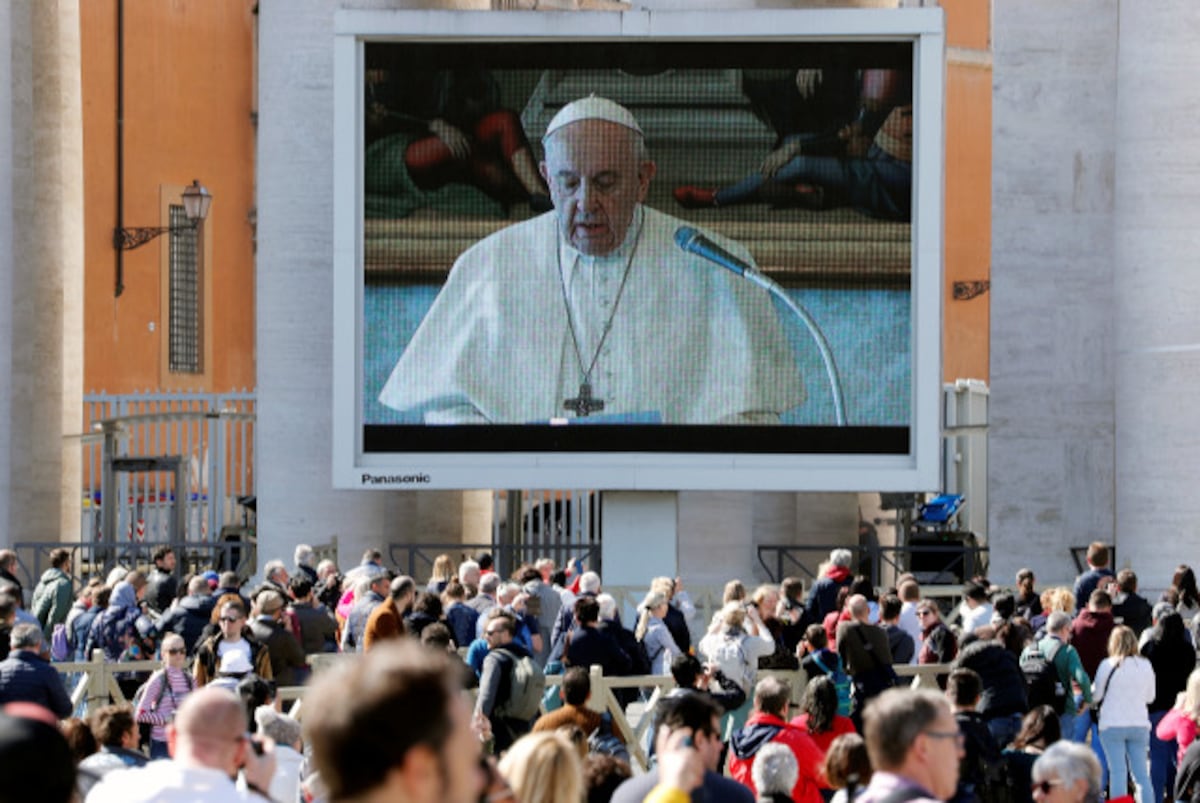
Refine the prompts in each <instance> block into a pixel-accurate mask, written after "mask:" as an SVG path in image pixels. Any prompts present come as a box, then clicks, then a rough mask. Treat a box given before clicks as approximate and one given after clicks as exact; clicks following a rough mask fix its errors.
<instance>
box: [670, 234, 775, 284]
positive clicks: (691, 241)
mask: <svg viewBox="0 0 1200 803" xmlns="http://www.w3.org/2000/svg"><path fill="white" fill-rule="evenodd" d="M675 244H676V245H678V246H679V247H680V248H682V249H683V250H684V251H687V252H688V253H689V254H695V255H696V256H698V257H702V258H704V259H707V260H708V261H709V262H713V263H715V264H717V265H720V266H721V267H722V268H725V269H726V270H731V271H733V272H734V273H736V274H737V275H738V276H745V275H746V273H747V272H750V273H756V272H757V271H756V270H755V268H754V267H753V266H751V265H750V264H749V263H746V262H743V261H742V260H740V259H738V258H737V257H735V256H734V255H733V254H731V253H729V252H728V251H726V250H725V249H724V248H722V247H721V246H719V245H717V244H716V243H714V242H713V241H712V240H710V239H708V238H707V237H705V236H704V235H703V234H701V233H700V230H699V229H696V228H694V227H692V226H680V227H679V228H677V229H676V230H675Z"/></svg>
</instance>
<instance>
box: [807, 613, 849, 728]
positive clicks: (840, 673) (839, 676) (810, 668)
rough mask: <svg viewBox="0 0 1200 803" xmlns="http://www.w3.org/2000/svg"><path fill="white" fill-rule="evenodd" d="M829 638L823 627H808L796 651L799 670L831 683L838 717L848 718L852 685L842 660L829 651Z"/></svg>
mask: <svg viewBox="0 0 1200 803" xmlns="http://www.w3.org/2000/svg"><path fill="white" fill-rule="evenodd" d="M828 639H829V636H827V635H826V634H825V627H824V625H809V626H808V629H807V630H805V631H804V639H803V640H802V641H801V642H800V646H799V648H798V649H797V650H796V654H797V656H798V657H799V658H800V668H801V669H802V670H804V674H805V676H807V677H809V678H817V677H827V678H829V680H830V681H831V682H832V683H833V688H834V693H835V694H836V695H837V701H838V708H837V713H838V715H839V716H843V717H848V716H850V714H851V712H852V711H853V710H854V696H853V684H851V682H850V676H849V675H847V674H846V670H845V668H844V667H843V666H842V658H841V656H839V655H838V654H837V653H836V652H834V651H833V650H831V649H829V646H828V644H829V641H828Z"/></svg>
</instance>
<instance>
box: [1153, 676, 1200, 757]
mask: <svg viewBox="0 0 1200 803" xmlns="http://www.w3.org/2000/svg"><path fill="white" fill-rule="evenodd" d="M1198 726H1200V669H1193V670H1192V673H1191V674H1190V675H1188V679H1187V688H1186V689H1185V690H1184V691H1181V692H1180V693H1179V696H1178V698H1177V699H1176V701H1175V707H1174V708H1172V709H1171V710H1170V711H1168V712H1167V713H1166V715H1165V716H1164V717H1163V718H1162V720H1161V721H1159V723H1158V727H1157V728H1155V735H1156V736H1158V738H1159V739H1161V740H1163V741H1164V742H1169V741H1171V740H1172V739H1174V740H1175V742H1176V743H1178V745H1179V748H1178V752H1177V753H1176V756H1175V762H1176V765H1179V764H1182V763H1183V754H1184V753H1186V752H1187V749H1188V747H1189V746H1190V745H1191V743H1192V742H1194V741H1195V740H1196V729H1197V727H1198Z"/></svg>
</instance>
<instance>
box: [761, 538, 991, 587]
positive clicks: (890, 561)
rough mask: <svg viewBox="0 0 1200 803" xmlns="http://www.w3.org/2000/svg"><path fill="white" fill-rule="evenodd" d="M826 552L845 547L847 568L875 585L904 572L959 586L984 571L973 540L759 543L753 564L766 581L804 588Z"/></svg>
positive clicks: (982, 554)
mask: <svg viewBox="0 0 1200 803" xmlns="http://www.w3.org/2000/svg"><path fill="white" fill-rule="evenodd" d="M832 549H849V550H850V551H851V553H853V555H854V558H853V559H852V563H851V570H852V571H854V572H855V573H856V574H863V575H866V576H867V577H869V578H870V579H871V583H872V584H874V585H875V586H879V585H882V584H884V583H890V582H891V581H892V580H893V579H894V578H895V577H896V576H897V575H900V574H903V573H904V572H911V573H912V574H913V575H914V576H915V577H916V578H917V581H918V582H920V583H929V584H950V583H961V582H963V581H964V580H969V579H971V578H972V577H974V576H975V575H977V574H981V573H983V572H986V571H987V564H988V561H987V556H988V547H987V546H986V545H982V544H978V543H974V542H970V543H966V542H964V543H937V544H905V545H901V546H882V545H878V544H876V545H858V546H853V545H849V546H848V545H846V544H806V545H804V546H796V545H793V544H787V545H771V544H763V545H760V546H758V547H757V551H758V563H759V565H760V566H762V567H763V570H764V571H765V572H766V573H767V576H768V577H770V578H771V580H772V582H776V583H778V582H781V581H782V580H783V579H784V578H785V577H788V576H796V577H800V578H801V579H802V580H804V581H805V585H809V584H811V583H812V582H813V581H815V580H816V579H817V578H818V577H819V576H820V572H819V568H820V565H821V563H822V562H824V561H825V560H826V559H827V558H828V557H829V552H830V550H832Z"/></svg>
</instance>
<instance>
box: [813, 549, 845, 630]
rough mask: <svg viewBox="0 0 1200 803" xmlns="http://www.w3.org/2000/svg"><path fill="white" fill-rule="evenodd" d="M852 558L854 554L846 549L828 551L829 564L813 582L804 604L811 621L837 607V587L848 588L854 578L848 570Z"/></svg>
mask: <svg viewBox="0 0 1200 803" xmlns="http://www.w3.org/2000/svg"><path fill="white" fill-rule="evenodd" d="M853 559H854V554H853V553H852V552H851V551H850V550H848V549H835V550H833V551H832V552H830V553H829V566H828V567H827V568H826V569H825V571H824V573H822V575H821V577H820V578H819V579H818V580H817V582H815V583H813V587H812V590H811V591H809V592H808V601H807V602H806V603H805V605H804V607H805V608H806V609H807V610H808V615H809V617H810V618H811V620H812V621H814V622H820V621H821V620H822V619H824V618H825V615H826V614H827V613H829V612H830V611H832V610H834V609H835V608H837V595H838V589H842V588H849V587H850V583H851V582H852V581H853V580H854V575H853V573H852V572H851V571H850V561H851V560H853Z"/></svg>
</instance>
